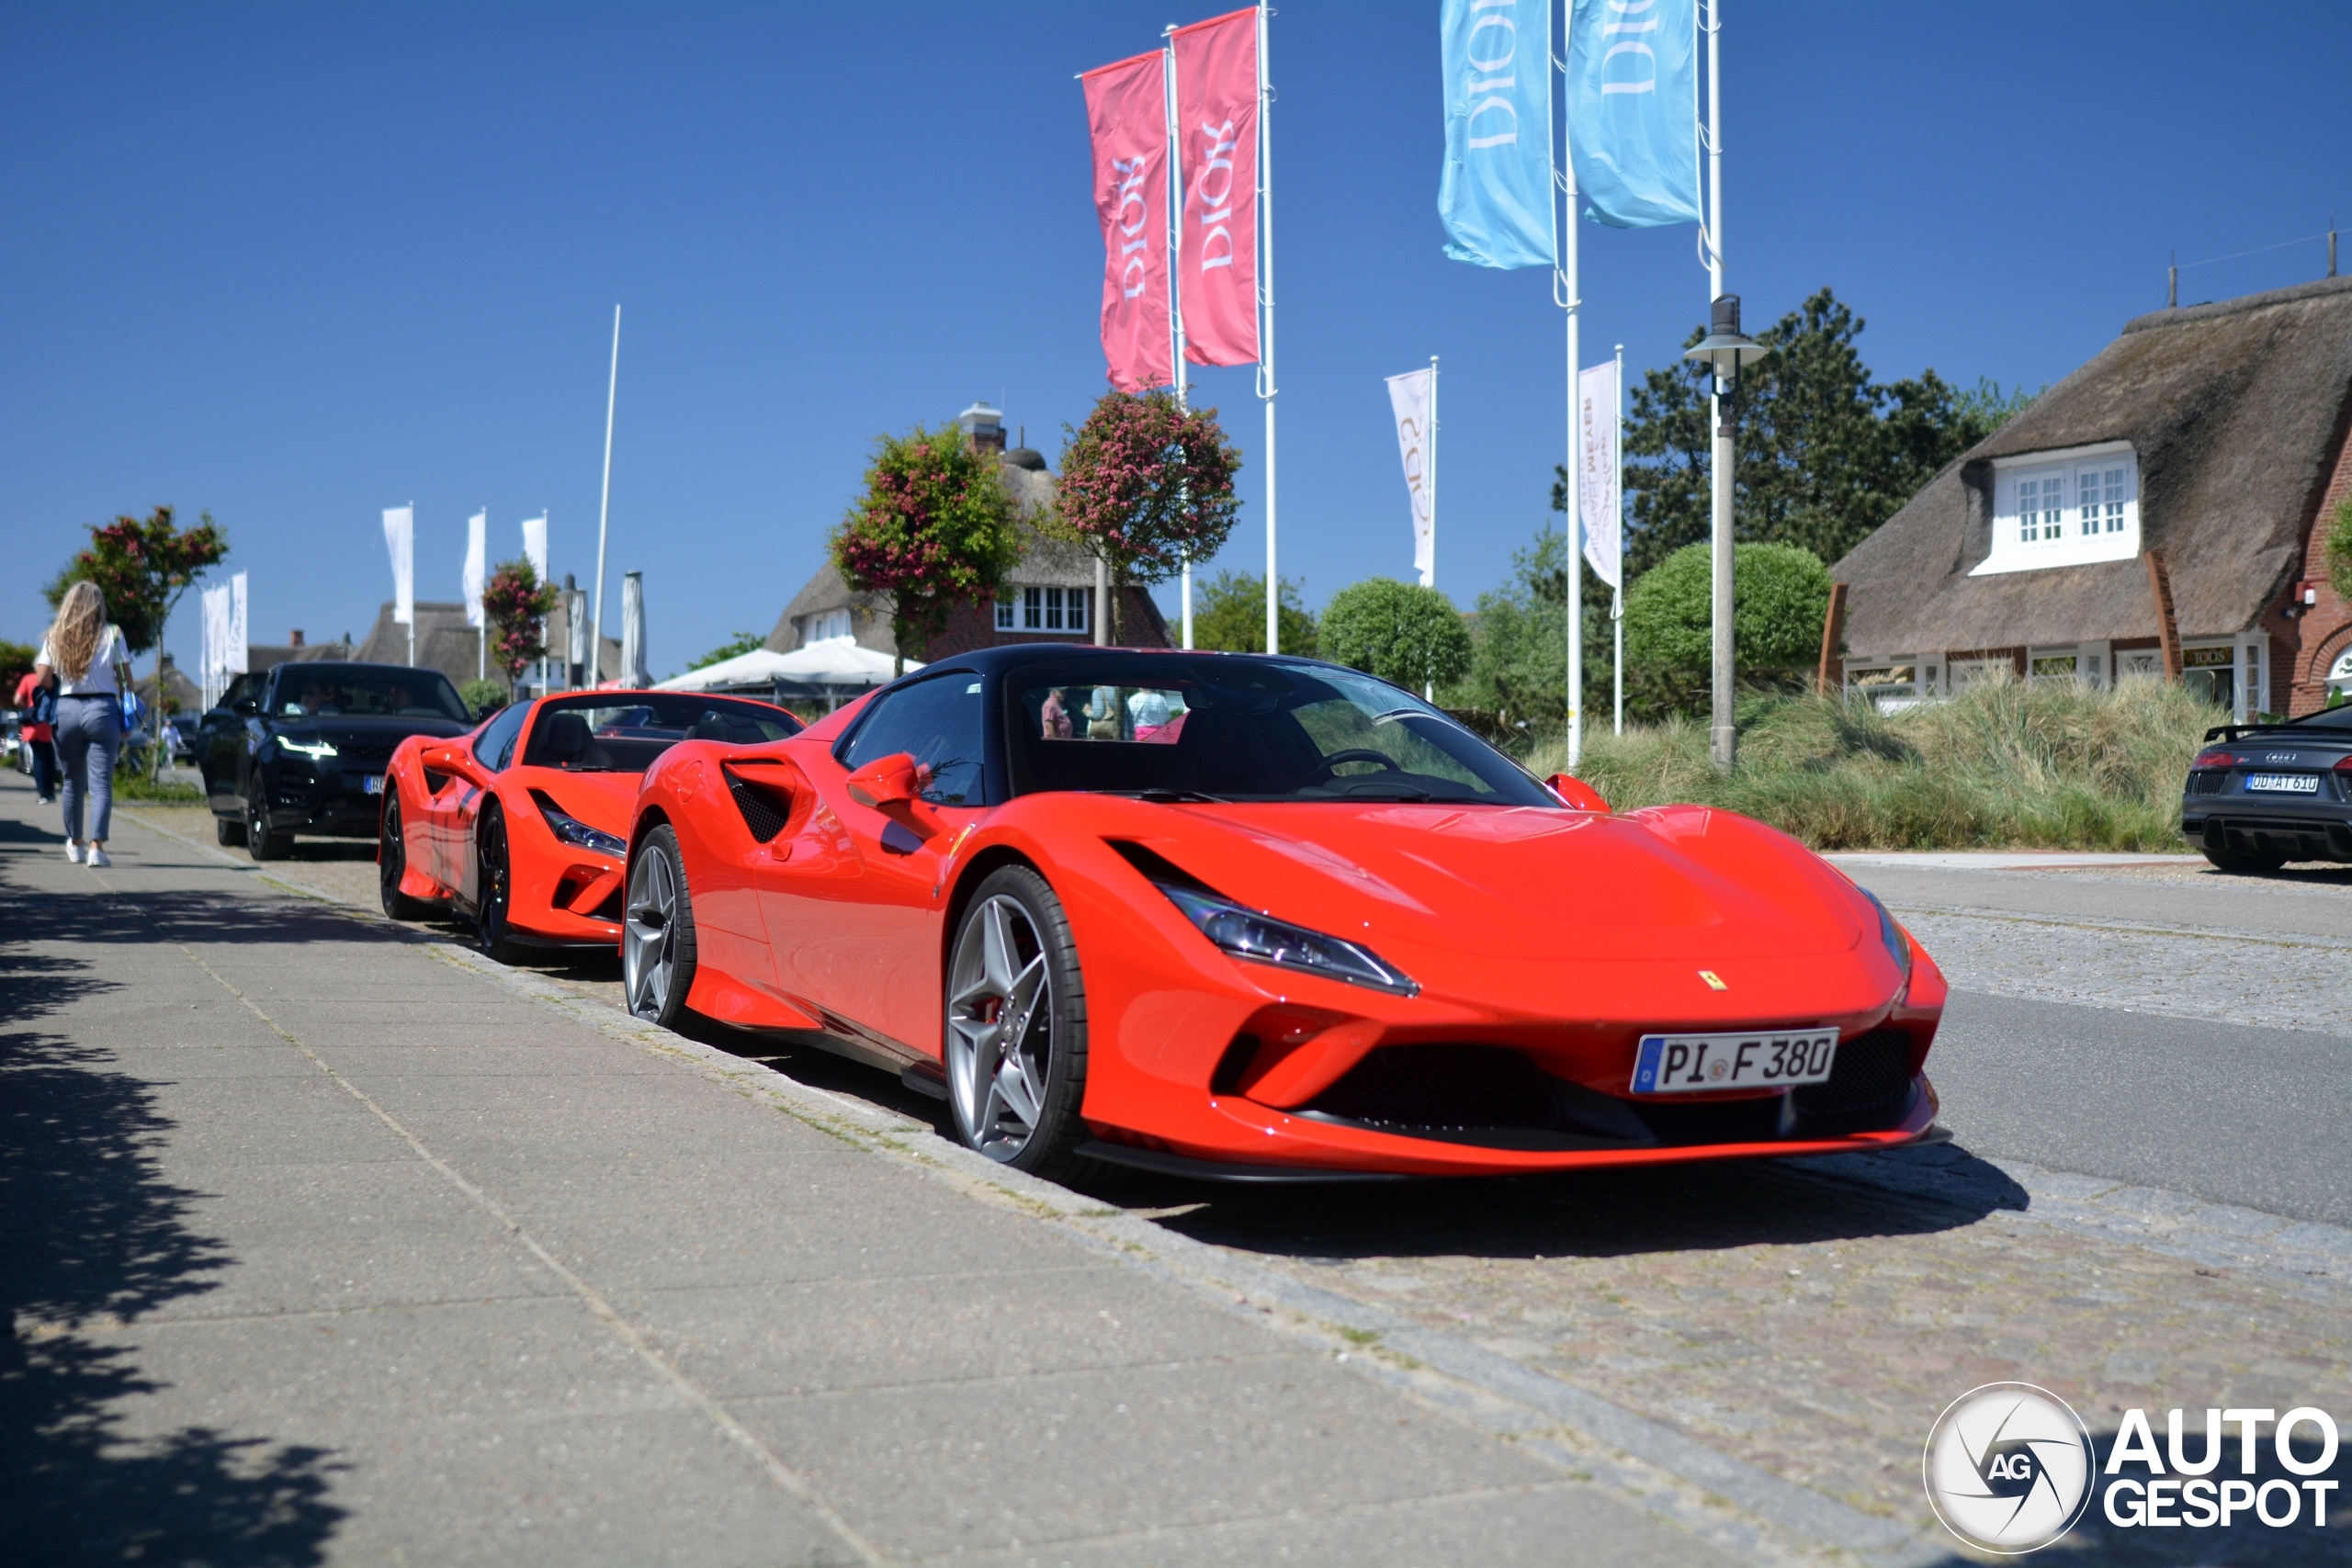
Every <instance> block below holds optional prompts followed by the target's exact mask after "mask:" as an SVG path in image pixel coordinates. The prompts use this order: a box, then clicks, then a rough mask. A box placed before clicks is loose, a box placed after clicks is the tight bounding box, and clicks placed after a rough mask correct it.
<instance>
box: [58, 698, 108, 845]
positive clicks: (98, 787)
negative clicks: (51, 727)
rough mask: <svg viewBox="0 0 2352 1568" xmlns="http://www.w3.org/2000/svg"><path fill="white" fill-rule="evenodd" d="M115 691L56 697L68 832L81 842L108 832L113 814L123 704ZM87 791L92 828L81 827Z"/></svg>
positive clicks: (70, 836) (101, 838)
mask: <svg viewBox="0 0 2352 1568" xmlns="http://www.w3.org/2000/svg"><path fill="white" fill-rule="evenodd" d="M118 702H119V699H118V698H116V697H114V696H111V695H101V696H95V697H61V698H59V699H58V702H57V761H58V766H59V767H60V768H61V769H62V771H63V773H64V774H65V791H64V793H65V836H66V837H67V838H69V839H72V840H75V841H76V842H80V841H81V840H84V839H100V840H103V839H104V838H105V837H106V836H107V828H108V827H110V826H111V825H112V823H113V819H114V757H115V753H116V752H117V751H119V750H122V709H121V708H120V707H119V706H118V705H117V704H118ZM85 795H87V796H88V799H89V812H90V830H89V832H88V833H86V834H85V833H84V832H83V831H82V808H83V797H84V796H85Z"/></svg>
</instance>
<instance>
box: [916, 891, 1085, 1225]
mask: <svg viewBox="0 0 2352 1568" xmlns="http://www.w3.org/2000/svg"><path fill="white" fill-rule="evenodd" d="M946 1023H947V1027H946V1030H945V1042H946V1047H947V1063H946V1066H947V1099H948V1104H949V1106H950V1108H951V1109H952V1111H953V1112H954V1114H955V1118H956V1135H957V1136H958V1137H959V1138H961V1139H962V1140H963V1142H964V1144H965V1145H967V1147H970V1148H973V1149H977V1150H978V1151H979V1152H980V1153H981V1154H984V1155H986V1156H989V1158H990V1159H993V1160H999V1161H1001V1162H1002V1163H1004V1164H1006V1165H1009V1166H1012V1167H1013V1168H1015V1169H1018V1170H1025V1171H1029V1172H1032V1173H1034V1174H1035V1175H1038V1176H1043V1177H1046V1178H1048V1179H1057V1178H1060V1177H1063V1176H1065V1175H1068V1174H1069V1173H1070V1172H1071V1171H1072V1169H1073V1168H1075V1167H1076V1166H1077V1165H1079V1164H1080V1161H1079V1160H1078V1157H1077V1156H1076V1154H1075V1153H1074V1151H1075V1150H1076V1149H1077V1147H1078V1145H1079V1144H1080V1141H1081V1140H1082V1139H1083V1137H1084V1136H1085V1127H1084V1124H1083V1123H1082V1122H1080V1120H1079V1106H1080V1101H1081V1100H1083V1099H1084V1097H1085V1092H1086V983H1085V979H1084V977H1083V976H1082V975H1081V974H1080V970H1079V963H1078V944H1077V942H1075V941H1074V940H1073V939H1072V938H1071V936H1070V931H1069V920H1068V919H1067V918H1065V917H1064V915H1063V913H1062V905H1061V900H1060V899H1059V898H1057V897H1055V896H1054V890H1053V888H1052V887H1051V886H1048V885H1047V884H1046V879H1045V878H1044V877H1042V876H1040V875H1038V874H1036V873H1035V872H1034V871H1032V870H1030V869H1029V868H1028V867H1027V866H1017V865H1015V866H1006V867H1005V868H1004V869H1002V870H1001V871H998V872H995V873H993V874H990V875H989V878H988V880H986V881H985V882H982V883H981V884H980V886H979V887H978V890H976V891H975V892H974V894H973V895H972V902H971V904H970V905H969V907H968V908H966V910H965V911H964V918H963V920H962V922H961V924H960V925H958V927H957V928H956V944H955V949H954V953H953V956H951V957H950V958H949V960H948V963H947V1020H946Z"/></svg>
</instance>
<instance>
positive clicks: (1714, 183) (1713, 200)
mask: <svg viewBox="0 0 2352 1568" xmlns="http://www.w3.org/2000/svg"><path fill="white" fill-rule="evenodd" d="M1691 16H1692V19H1693V25H1694V26H1695V25H1696V18H1697V16H1698V12H1697V9H1696V8H1695V7H1694V8H1693V9H1692V12H1691ZM1723 30H1724V19H1723V5H1722V0H1708V4H1707V290H1708V292H1707V310H1708V316H1709V319H1710V320H1713V313H1714V302H1715V301H1716V300H1717V299H1722V298H1723V293H1724V135H1723V91H1722V87H1723V82H1722V71H1721V58H1722V57H1721V55H1720V53H1719V52H1718V42H1719V40H1720V39H1722V37H1723ZM1707 418H1708V423H1710V424H1711V425H1712V426H1713V459H1712V461H1711V463H1710V465H1709V466H1710V468H1711V469H1712V470H1713V471H1712V473H1711V474H1710V476H1709V478H1710V479H1711V483H1710V486H1709V488H1710V490H1711V491H1712V492H1713V497H1712V499H1713V518H1714V525H1713V531H1712V536H1711V547H1712V550H1713V578H1714V581H1713V590H1714V591H1713V595H1712V600H1713V604H1712V609H1711V611H1710V615H1709V618H1710V620H1711V621H1712V622H1713V626H1712V627H1711V632H1712V637H1711V641H1712V643H1713V649H1712V652H1713V666H1714V668H1713V681H1712V682H1711V684H1713V687H1714V692H1713V704H1712V710H1713V711H1712V716H1711V718H1710V721H1709V722H1710V727H1711V729H1712V731H1713V733H1712V734H1711V736H1710V740H1711V744H1710V745H1709V747H1708V750H1709V752H1710V753H1711V754H1712V759H1713V762H1714V764H1715V770H1716V771H1717V772H1718V773H1729V772H1731V768H1732V763H1733V762H1734V761H1736V758H1737V756H1738V749H1739V731H1738V727H1737V725H1736V723H1735V722H1734V720H1733V717H1732V678H1733V651H1734V650H1733V647H1732V564H1733V540H1732V483H1733V479H1734V478H1735V475H1734V474H1733V471H1732V469H1733V457H1732V445H1731V439H1732V438H1731V432H1730V430H1729V428H1728V427H1726V426H1725V425H1724V408H1723V379H1722V378H1720V377H1717V378H1714V380H1713V389H1712V390H1711V395H1710V396H1709V397H1708V399H1707Z"/></svg>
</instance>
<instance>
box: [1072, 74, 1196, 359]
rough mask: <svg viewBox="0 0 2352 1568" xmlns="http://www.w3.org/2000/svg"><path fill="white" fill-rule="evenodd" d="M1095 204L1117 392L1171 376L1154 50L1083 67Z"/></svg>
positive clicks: (1107, 347)
mask: <svg viewBox="0 0 2352 1568" xmlns="http://www.w3.org/2000/svg"><path fill="white" fill-rule="evenodd" d="M1080 82H1082V83H1083V84H1084V85H1085V88H1086V126H1087V131H1088V134H1089V135H1090V136H1091V139H1092V141H1093V149H1094V211H1095V215H1096V217H1097V218H1098V219H1099V220H1101V222H1102V225H1103V358H1104V359H1105V360H1106V361H1107V362H1108V363H1109V367H1110V376H1111V384H1112V385H1113V386H1114V387H1116V388H1118V389H1119V390H1121V391H1123V392H1140V391H1144V390H1147V389H1150V388H1153V387H1162V386H1166V385H1167V384H1168V383H1169V382H1170V381H1171V380H1173V379H1174V378H1175V364H1174V357H1175V356H1174V351H1173V349H1172V347H1171V345H1170V342H1169V332H1170V324H1169V302H1168V199H1167V197H1168V86H1167V71H1166V66H1165V64H1164V62H1163V61H1162V59H1161V57H1160V55H1159V52H1158V51H1154V52H1152V53H1150V54H1138V55H1136V56H1135V57H1134V58H1133V59H1130V60H1122V61H1120V62H1117V63H1116V64H1114V65H1104V66H1102V67H1099V68H1098V69H1096V70H1092V71H1089V72H1087V73H1085V74H1084V75H1083V76H1081V77H1080Z"/></svg>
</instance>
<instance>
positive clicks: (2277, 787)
mask: <svg viewBox="0 0 2352 1568" xmlns="http://www.w3.org/2000/svg"><path fill="white" fill-rule="evenodd" d="M2245 787H2246V788H2247V789H2249V790H2256V789H2261V790H2273V791H2276V792H2278V793H2279V794H2281V795H2317V794H2318V793H2319V775H2318V774H2317V773H2249V774H2247V775H2246V781H2245Z"/></svg>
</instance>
